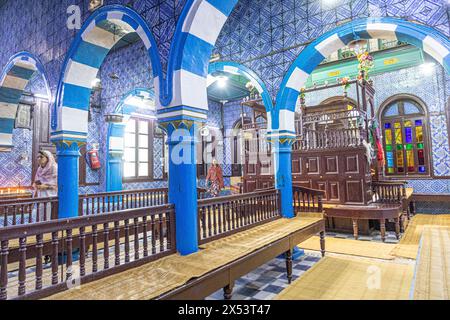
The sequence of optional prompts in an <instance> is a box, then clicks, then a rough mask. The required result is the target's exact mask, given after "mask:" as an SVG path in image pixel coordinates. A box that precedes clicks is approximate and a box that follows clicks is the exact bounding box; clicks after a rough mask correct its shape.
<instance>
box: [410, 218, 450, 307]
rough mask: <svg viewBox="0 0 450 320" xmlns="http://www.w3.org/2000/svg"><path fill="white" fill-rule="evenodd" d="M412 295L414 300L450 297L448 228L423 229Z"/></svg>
mask: <svg viewBox="0 0 450 320" xmlns="http://www.w3.org/2000/svg"><path fill="white" fill-rule="evenodd" d="M413 297H414V299H415V300H449V299H450V228H448V227H425V228H424V229H423V235H422V241H421V246H420V252H419V259H418V261H417V266H416V276H415V282H414V291H413Z"/></svg>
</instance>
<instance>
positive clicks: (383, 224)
mask: <svg viewBox="0 0 450 320" xmlns="http://www.w3.org/2000/svg"><path fill="white" fill-rule="evenodd" d="M380 231H381V241H383V242H384V241H385V240H386V220H385V219H380Z"/></svg>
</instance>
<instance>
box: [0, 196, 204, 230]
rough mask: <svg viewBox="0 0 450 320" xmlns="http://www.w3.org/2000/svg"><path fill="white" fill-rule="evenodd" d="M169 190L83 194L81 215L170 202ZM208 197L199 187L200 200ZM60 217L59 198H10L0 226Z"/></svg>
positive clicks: (2, 207)
mask: <svg viewBox="0 0 450 320" xmlns="http://www.w3.org/2000/svg"><path fill="white" fill-rule="evenodd" d="M168 194H169V190H168V189H167V188H160V189H143V190H130V191H117V192H104V193H95V194H84V195H80V196H79V209H78V210H79V212H78V215H79V216H92V215H97V214H104V213H109V212H117V211H122V210H127V209H137V208H149V207H154V206H161V205H165V204H168V203H169V201H168ZM207 196H208V192H207V190H206V189H203V188H197V197H198V199H204V198H206V197H207ZM54 219H58V197H52V198H28V199H10V200H3V201H0V227H8V226H15V225H21V224H30V223H35V222H42V221H49V220H54Z"/></svg>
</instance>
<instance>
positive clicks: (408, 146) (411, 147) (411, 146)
mask: <svg viewBox="0 0 450 320" xmlns="http://www.w3.org/2000/svg"><path fill="white" fill-rule="evenodd" d="M413 149H414V147H413V145H412V144H407V145H406V150H413Z"/></svg>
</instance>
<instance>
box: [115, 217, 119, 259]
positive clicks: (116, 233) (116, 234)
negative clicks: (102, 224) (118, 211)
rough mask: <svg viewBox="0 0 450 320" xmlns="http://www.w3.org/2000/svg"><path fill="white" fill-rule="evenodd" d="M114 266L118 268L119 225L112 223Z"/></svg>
mask: <svg viewBox="0 0 450 320" xmlns="http://www.w3.org/2000/svg"><path fill="white" fill-rule="evenodd" d="M114 258H115V259H114V265H115V266H116V267H117V266H120V223H119V221H114Z"/></svg>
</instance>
